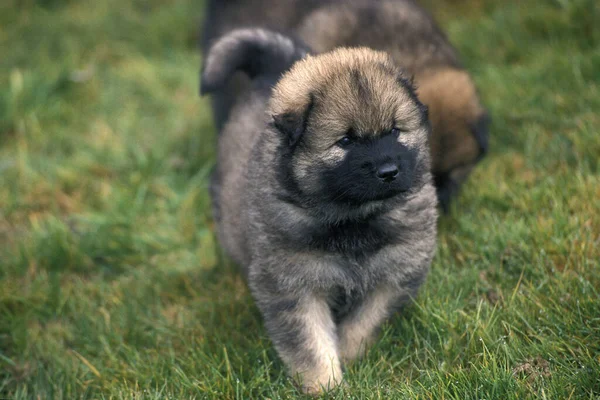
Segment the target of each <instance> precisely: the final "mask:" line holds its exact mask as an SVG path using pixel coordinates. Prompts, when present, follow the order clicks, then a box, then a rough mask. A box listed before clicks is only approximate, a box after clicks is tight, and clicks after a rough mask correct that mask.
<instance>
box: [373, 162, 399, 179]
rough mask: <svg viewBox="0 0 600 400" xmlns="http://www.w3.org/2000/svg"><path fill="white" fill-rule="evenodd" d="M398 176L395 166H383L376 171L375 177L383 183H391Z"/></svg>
mask: <svg viewBox="0 0 600 400" xmlns="http://www.w3.org/2000/svg"><path fill="white" fill-rule="evenodd" d="M397 176H398V166H396V165H395V164H383V165H382V166H381V167H379V168H378V169H377V177H378V178H379V179H381V180H382V181H384V182H391V181H393V180H394V179H396V177H397Z"/></svg>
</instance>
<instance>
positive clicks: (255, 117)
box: [201, 28, 307, 265]
mask: <svg viewBox="0 0 600 400" xmlns="http://www.w3.org/2000/svg"><path fill="white" fill-rule="evenodd" d="M306 53H307V50H306V48H304V47H303V46H302V45H300V44H299V43H297V42H295V41H293V40H292V39H291V38H289V37H286V36H284V35H281V34H279V33H276V32H273V31H269V30H266V29H258V28H256V29H240V30H234V31H231V32H229V33H228V34H226V35H224V36H222V37H220V38H219V39H218V40H216V41H215V43H214V44H213V45H212V46H211V48H210V49H209V51H208V52H207V56H206V60H205V64H204V69H203V72H202V77H201V92H202V93H213V92H215V91H216V92H218V91H220V90H222V89H223V88H224V87H226V86H227V85H228V84H229V82H230V80H231V79H232V77H233V76H234V75H235V74H236V73H240V74H243V75H244V76H245V77H246V78H247V79H248V80H249V81H250V82H251V85H250V89H249V90H248V91H247V92H245V93H243V94H242V95H241V96H240V97H239V98H237V99H236V102H235V104H234V106H233V108H232V111H231V115H230V116H229V118H228V119H227V121H226V122H225V124H224V126H223V129H222V130H221V132H220V135H219V140H218V155H217V165H216V167H215V171H214V173H213V176H212V182H211V197H212V201H213V209H214V213H213V214H214V216H215V219H216V220H217V222H218V224H217V225H218V227H219V229H218V234H219V237H220V241H221V243H222V245H223V246H224V247H225V248H226V250H227V252H228V253H229V254H230V255H231V256H232V257H233V258H234V260H235V261H236V262H237V263H238V264H241V265H245V264H247V263H246V261H247V259H248V252H247V248H246V244H245V235H246V233H245V232H244V228H245V227H247V222H246V221H245V220H244V215H245V213H244V210H245V204H244V199H245V196H244V195H243V193H244V190H245V187H246V183H247V182H246V181H247V179H246V178H247V177H246V171H247V169H248V163H249V161H250V158H251V157H252V150H253V148H254V147H255V146H256V143H257V141H258V139H259V137H260V133H261V132H262V130H263V129H264V128H265V126H266V122H267V121H266V118H265V109H266V104H267V100H268V98H269V95H270V93H271V87H272V86H273V85H274V84H275V82H276V81H277V80H278V79H279V77H280V76H281V74H282V73H283V72H284V71H286V70H287V69H289V67H290V66H291V65H292V64H294V62H296V61H297V60H299V59H301V58H302V57H304V55H305V54H306Z"/></svg>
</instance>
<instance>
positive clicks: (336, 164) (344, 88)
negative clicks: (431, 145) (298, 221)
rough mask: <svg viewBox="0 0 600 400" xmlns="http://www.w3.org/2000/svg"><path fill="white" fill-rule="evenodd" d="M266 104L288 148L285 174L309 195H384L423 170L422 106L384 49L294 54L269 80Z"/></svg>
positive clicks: (408, 186) (365, 199)
mask: <svg viewBox="0 0 600 400" xmlns="http://www.w3.org/2000/svg"><path fill="white" fill-rule="evenodd" d="M271 111H272V112H273V114H274V125H275V127H276V128H277V130H278V131H279V132H281V133H283V135H284V137H285V138H286V140H285V141H286V143H287V146H288V149H289V156H288V157H287V158H286V162H287V163H288V166H287V168H288V171H289V175H290V176H289V177H288V178H287V179H291V180H293V183H294V184H295V185H296V187H297V189H298V190H299V191H300V192H301V193H302V194H304V195H308V196H309V197H311V198H313V199H318V200H319V201H325V202H329V203H331V202H333V203H340V204H345V205H349V206H359V205H363V204H366V203H372V202H383V201H386V200H388V199H392V198H397V197H399V196H403V195H406V194H407V193H410V192H411V191H412V190H414V189H415V188H420V187H421V186H422V184H423V183H424V177H425V176H426V175H427V174H428V171H429V167H430V166H429V150H428V143H427V139H428V133H429V125H428V122H427V112H426V109H425V107H424V106H423V105H422V104H421V103H420V102H419V101H418V100H417V98H416V97H415V95H414V93H413V90H412V88H411V85H410V83H409V82H408V81H407V80H406V79H405V77H404V75H403V74H402V72H401V70H399V69H398V68H397V67H396V66H395V65H394V64H393V63H392V62H391V61H390V59H389V57H388V56H387V55H385V54H383V53H379V52H374V51H372V50H368V49H340V50H336V51H334V52H331V53H326V54H323V55H320V56H317V57H310V58H308V59H305V60H303V61H300V62H299V63H297V64H296V65H295V66H294V68H292V70H291V71H290V72H289V73H288V74H286V76H284V77H283V78H282V79H281V81H280V82H279V83H278V85H277V87H276V88H275V90H274V94H273V97H272V101H271ZM282 168H286V167H284V166H282Z"/></svg>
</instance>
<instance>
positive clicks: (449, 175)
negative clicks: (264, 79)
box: [203, 0, 490, 210]
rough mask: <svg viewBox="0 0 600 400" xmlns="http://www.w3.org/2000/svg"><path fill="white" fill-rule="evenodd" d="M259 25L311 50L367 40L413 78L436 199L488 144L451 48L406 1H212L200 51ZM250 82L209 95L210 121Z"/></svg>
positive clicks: (470, 86) (240, 79) (443, 200)
mask: <svg viewBox="0 0 600 400" xmlns="http://www.w3.org/2000/svg"><path fill="white" fill-rule="evenodd" d="M250 26H262V27H265V28H269V29H273V30H276V31H281V32H284V33H286V34H289V35H291V36H294V37H297V38H298V39H300V40H301V41H303V42H304V43H306V44H307V45H308V46H309V47H310V48H311V49H312V50H313V51H315V52H325V51H329V50H332V49H334V48H336V47H340V46H366V47H369V48H372V49H375V50H381V51H385V52H387V53H389V54H390V55H391V56H392V57H393V59H394V60H395V62H396V63H397V64H398V65H400V66H401V67H403V68H404V69H405V70H407V71H408V73H409V74H410V75H411V76H414V79H415V83H416V86H417V94H418V97H419V99H420V100H421V101H422V102H423V103H424V104H426V105H427V106H428V107H429V116H430V119H431V124H432V128H433V135H432V137H431V139H430V146H431V154H432V161H433V164H432V171H433V174H434V179H435V185H436V187H437V193H438V197H439V201H440V204H441V206H442V208H443V209H444V210H447V209H448V206H449V204H450V200H451V199H452V198H453V197H454V196H455V194H456V193H457V191H458V189H459V187H460V185H461V184H462V183H463V182H464V181H465V180H466V179H467V177H468V176H469V174H470V173H471V171H472V169H473V167H474V166H475V165H476V164H477V162H479V160H480V159H481V158H482V157H483V156H484V155H485V153H486V152H487V150H488V126H489V120H490V119H489V117H488V114H487V112H486V110H485V109H484V107H483V106H482V105H481V102H480V100H479V96H478V94H477V90H476V88H475V85H474V83H473V80H472V79H471V77H470V76H469V74H468V73H467V71H465V69H464V68H463V67H462V66H461V64H460V61H459V57H458V54H457V51H456V49H454V47H453V46H452V45H451V44H450V42H449V41H448V39H447V38H446V36H445V35H444V33H443V32H442V31H441V30H440V29H439V28H438V26H437V24H436V23H435V21H434V19H433V18H432V17H431V16H430V15H429V13H427V12H426V11H425V10H424V9H423V8H422V7H421V6H419V5H418V4H417V3H416V2H415V1H412V0H302V1H301V0H212V1H210V2H209V4H208V9H207V14H206V21H205V25H204V36H203V45H204V46H203V49H204V53H205V55H206V51H207V50H208V45H209V44H210V43H211V42H212V41H213V40H214V39H215V38H217V37H219V36H220V35H223V34H225V33H226V32H229V31H230V30H232V29H237V28H240V27H250ZM248 87H249V82H248V80H247V79H245V77H244V76H242V75H241V74H239V75H237V76H235V77H234V78H233V79H232V80H231V82H230V83H229V84H228V85H227V86H226V87H225V88H223V89H222V90H220V91H219V92H216V93H214V95H213V110H214V115H215V121H216V124H217V127H218V128H220V127H221V126H222V124H223V123H224V122H225V121H226V120H227V117H228V115H229V112H230V110H231V106H232V104H233V102H234V100H235V99H236V98H237V96H239V95H240V93H243V92H244V91H246V90H248Z"/></svg>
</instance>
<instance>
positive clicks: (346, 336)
mask: <svg viewBox="0 0 600 400" xmlns="http://www.w3.org/2000/svg"><path fill="white" fill-rule="evenodd" d="M397 299H398V293H397V292H395V291H394V290H392V289H391V288H389V287H383V288H380V289H378V290H376V291H374V292H373V293H372V294H371V295H370V296H369V297H368V298H367V299H366V300H365V302H364V303H363V304H362V305H361V307H360V308H359V309H358V310H357V312H356V314H355V315H353V316H351V317H349V318H347V319H346V320H345V321H343V322H342V323H341V324H340V326H339V329H338V336H339V338H340V339H339V343H340V344H339V348H340V357H341V359H342V361H343V362H344V363H348V362H351V361H353V360H354V359H356V358H359V357H362V355H363V354H364V353H365V352H366V350H367V349H368V348H369V347H370V345H371V343H372V342H373V341H374V340H375V334H376V331H377V328H378V327H379V326H380V325H381V323H382V322H383V321H384V320H385V319H386V318H387V317H388V314H389V311H390V306H391V305H393V304H394V303H395V302H396V300H397Z"/></svg>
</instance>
